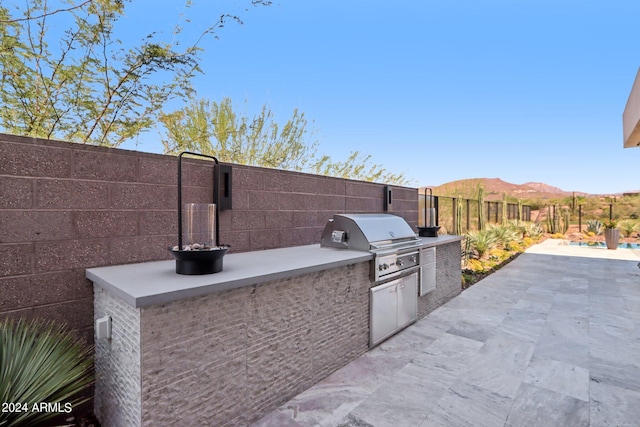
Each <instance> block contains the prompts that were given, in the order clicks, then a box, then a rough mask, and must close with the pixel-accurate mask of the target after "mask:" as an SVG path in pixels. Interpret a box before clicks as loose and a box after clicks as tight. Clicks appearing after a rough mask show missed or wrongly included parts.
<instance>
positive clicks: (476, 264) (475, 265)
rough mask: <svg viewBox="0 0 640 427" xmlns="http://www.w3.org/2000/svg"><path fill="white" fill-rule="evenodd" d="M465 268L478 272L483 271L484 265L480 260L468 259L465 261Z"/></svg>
mask: <svg viewBox="0 0 640 427" xmlns="http://www.w3.org/2000/svg"><path fill="white" fill-rule="evenodd" d="M467 269H468V270H471V271H473V272H476V273H479V272H482V271H484V265H482V261H480V260H478V259H470V260H469V261H467Z"/></svg>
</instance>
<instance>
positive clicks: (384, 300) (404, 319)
mask: <svg viewBox="0 0 640 427" xmlns="http://www.w3.org/2000/svg"><path fill="white" fill-rule="evenodd" d="M320 245H321V246H323V247H334V248H345V249H355V250H360V251H369V252H371V253H373V254H374V255H375V256H374V259H373V262H372V263H371V266H372V268H371V277H372V280H373V281H374V282H375V283H374V286H373V287H372V288H371V289H370V290H369V295H370V296H369V298H370V310H369V316H370V319H369V346H370V347H373V346H375V345H377V344H378V343H380V342H382V341H384V340H385V339H387V338H389V337H390V336H392V335H393V334H395V333H396V332H398V331H399V330H401V329H402V328H404V327H406V326H408V325H409V324H411V323H413V322H415V321H416V319H417V318H418V271H419V269H420V246H421V240H420V239H418V238H417V237H416V235H415V233H414V232H413V230H412V229H411V227H410V226H409V224H407V222H406V221H405V220H404V219H403V218H401V217H399V216H396V215H389V214H351V215H347V214H336V215H334V216H333V219H331V220H329V222H328V223H327V225H326V226H325V228H324V231H323V232H322V238H321V240H320Z"/></svg>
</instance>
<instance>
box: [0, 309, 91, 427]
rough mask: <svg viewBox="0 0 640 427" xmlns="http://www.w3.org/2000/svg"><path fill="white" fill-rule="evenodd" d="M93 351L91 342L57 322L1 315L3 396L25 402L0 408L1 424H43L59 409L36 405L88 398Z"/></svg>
mask: <svg viewBox="0 0 640 427" xmlns="http://www.w3.org/2000/svg"><path fill="white" fill-rule="evenodd" d="M91 355H92V350H91V347H89V346H87V345H86V344H85V343H84V342H82V341H81V340H80V339H78V338H77V337H75V335H74V334H73V333H72V332H70V331H68V330H66V329H65V328H64V327H63V326H61V325H58V324H55V323H53V322H45V321H39V320H32V321H25V320H22V319H21V320H18V321H17V322H15V321H13V320H9V319H5V320H4V321H0V402H11V403H13V404H18V405H21V407H20V409H21V410H20V411H9V412H0V426H3V427H5V426H26V425H29V426H31V425H38V424H41V423H43V422H44V421H47V420H51V419H52V418H54V417H58V416H59V415H60V413H59V412H57V411H49V410H46V411H42V412H40V411H38V410H37V406H36V410H34V405H40V404H42V403H44V404H50V405H55V404H59V405H60V407H61V408H62V410H63V411H65V412H66V411H68V410H70V409H72V408H74V407H76V406H77V405H81V404H82V403H84V402H86V401H87V400H88V399H89V398H88V397H86V396H83V395H82V392H83V391H84V390H86V388H87V387H89V386H90V385H91V384H92V383H93V378H94V376H93V367H92V365H93V363H92V357H91ZM25 409H26V410H25Z"/></svg>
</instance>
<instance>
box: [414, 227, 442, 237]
mask: <svg viewBox="0 0 640 427" xmlns="http://www.w3.org/2000/svg"><path fill="white" fill-rule="evenodd" d="M438 230H440V226H439V225H438V226H435V227H418V235H419V236H420V237H438Z"/></svg>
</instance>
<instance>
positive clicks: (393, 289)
mask: <svg viewBox="0 0 640 427" xmlns="http://www.w3.org/2000/svg"><path fill="white" fill-rule="evenodd" d="M397 290H398V288H396V287H395V286H394V287H392V288H390V289H389V293H390V294H392V293H394V292H395V291H397Z"/></svg>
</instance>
